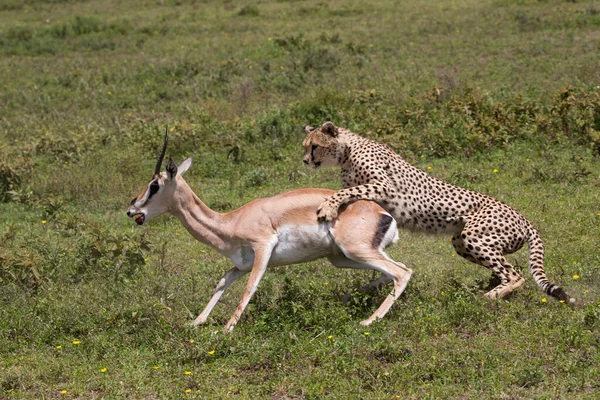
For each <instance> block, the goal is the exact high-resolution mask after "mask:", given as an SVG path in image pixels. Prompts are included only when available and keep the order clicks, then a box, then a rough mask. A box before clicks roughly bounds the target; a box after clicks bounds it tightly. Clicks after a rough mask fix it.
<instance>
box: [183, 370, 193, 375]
mask: <svg viewBox="0 0 600 400" xmlns="http://www.w3.org/2000/svg"><path fill="white" fill-rule="evenodd" d="M191 374H192V371H185V372H184V375H191Z"/></svg>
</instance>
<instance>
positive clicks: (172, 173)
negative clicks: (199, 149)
mask: <svg viewBox="0 0 600 400" xmlns="http://www.w3.org/2000/svg"><path fill="white" fill-rule="evenodd" d="M165 169H166V170H167V178H169V179H173V178H175V177H176V176H177V164H175V161H173V159H172V158H171V157H169V160H168V161H167V165H166V167H165Z"/></svg>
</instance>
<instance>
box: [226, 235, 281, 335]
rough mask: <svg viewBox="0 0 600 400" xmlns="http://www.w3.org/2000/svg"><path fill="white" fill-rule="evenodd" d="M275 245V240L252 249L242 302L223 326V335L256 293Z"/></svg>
mask: <svg viewBox="0 0 600 400" xmlns="http://www.w3.org/2000/svg"><path fill="white" fill-rule="evenodd" d="M276 243H277V241H276V240H272V241H270V242H269V243H265V244H264V245H262V246H261V247H258V248H255V249H254V264H253V265H252V271H251V272H250V278H248V283H247V284H246V290H244V294H243V295H242V300H241V301H240V304H239V305H238V306H237V308H236V309H235V312H234V313H233V316H232V317H231V319H230V320H229V322H227V325H225V333H229V332H231V331H232V330H233V327H234V326H235V324H237V322H238V320H239V319H240V317H241V316H242V313H243V312H244V310H245V309H246V306H247V305H248V303H249V302H250V299H251V298H252V295H254V292H256V288H257V287H258V283H259V282H260V280H261V279H262V277H263V275H264V274H265V271H266V270H267V265H268V264H269V259H270V258H271V252H272V251H273V247H275V244H276Z"/></svg>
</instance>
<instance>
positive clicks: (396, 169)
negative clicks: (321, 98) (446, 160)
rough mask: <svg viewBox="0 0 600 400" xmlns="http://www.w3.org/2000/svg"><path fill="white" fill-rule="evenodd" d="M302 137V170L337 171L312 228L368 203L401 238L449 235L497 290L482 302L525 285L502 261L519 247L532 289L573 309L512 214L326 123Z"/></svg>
mask: <svg viewBox="0 0 600 400" xmlns="http://www.w3.org/2000/svg"><path fill="white" fill-rule="evenodd" d="M305 130H306V132H307V136H306V138H305V139H304V142H303V146H304V150H305V152H304V159H303V162H304V163H305V164H306V165H307V166H308V167H310V168H320V167H327V166H339V167H341V172H342V183H343V187H344V188H343V189H342V190H340V191H338V192H336V193H335V194H334V195H332V196H330V197H329V198H328V199H327V200H325V201H324V202H323V203H322V204H321V205H320V206H319V209H318V211H317V217H318V219H319V220H322V221H332V220H334V219H335V218H336V217H337V215H338V210H339V209H340V207H342V206H343V205H345V204H347V203H350V202H354V201H356V200H372V201H375V202H377V203H378V204H379V205H381V206H382V207H383V208H384V209H385V210H386V211H388V212H389V213H390V214H391V215H392V216H393V217H394V218H395V219H396V221H397V223H398V225H400V226H402V227H405V228H408V229H409V230H413V231H426V232H431V233H449V234H452V245H453V246H454V249H455V250H456V253H457V254H458V255H460V256H461V257H463V258H465V259H467V260H469V261H471V262H474V263H476V264H479V265H482V266H484V267H486V268H488V269H490V270H491V272H492V274H493V275H495V276H496V277H498V278H499V279H500V284H499V285H498V286H496V287H494V288H493V289H492V290H490V291H489V292H487V293H486V294H485V296H486V297H487V298H491V299H500V298H502V297H504V296H506V295H508V294H509V293H511V292H512V291H513V290H515V289H516V288H518V287H519V286H521V285H522V284H523V282H524V281H525V280H524V278H523V277H522V276H521V275H520V274H519V273H518V272H517V271H516V270H515V268H514V267H513V266H512V265H511V264H509V263H508V261H507V260H506V259H505V258H504V255H505V254H510V253H514V252H516V251H517V250H519V249H520V248H521V247H522V246H523V244H524V243H525V242H527V244H528V246H529V269H530V272H531V274H532V275H533V278H534V280H535V282H536V284H537V285H538V286H539V287H540V288H541V289H542V290H543V291H544V292H545V293H547V294H548V295H550V296H553V297H556V298H557V299H559V300H560V301H561V302H569V303H571V304H573V303H575V300H574V299H573V298H570V297H569V296H568V295H567V293H565V291H564V290H563V289H562V288H561V287H560V286H558V285H555V284H553V283H551V282H550V281H549V280H548V278H547V277H546V274H545V272H544V266H543V257H544V247H543V245H542V240H541V238H540V235H539V233H538V231H537V230H536V229H535V228H534V227H533V226H532V225H531V223H530V222H529V221H528V220H527V219H526V218H525V217H524V216H523V215H521V214H520V213H519V212H517V211H516V210H515V209H513V208H512V207H510V206H508V205H506V204H504V203H501V202H500V201H498V200H496V199H494V198H492V197H490V196H487V195H485V194H481V193H477V192H474V191H471V190H468V189H465V188H461V187H458V186H454V185H452V184H449V183H447V182H444V181H442V180H440V179H437V178H434V177H432V176H430V175H429V174H427V173H426V172H425V171H422V170H420V169H418V168H417V167H415V166H413V165H411V164H409V163H408V162H406V161H405V160H403V159H402V158H401V157H400V156H399V155H398V154H396V153H395V152H394V151H393V150H392V149H390V148H389V147H388V146H387V145H385V144H383V143H380V142H377V141H374V140H370V139H367V138H364V137H361V136H359V135H358V134H356V133H353V132H351V131H349V130H348V129H345V128H341V127H337V126H335V125H334V124H333V123H332V122H330V121H327V122H325V123H323V125H322V126H321V127H318V128H313V127H311V126H306V127H305Z"/></svg>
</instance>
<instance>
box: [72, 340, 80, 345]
mask: <svg viewBox="0 0 600 400" xmlns="http://www.w3.org/2000/svg"><path fill="white" fill-rule="evenodd" d="M80 343H81V342H80V341H79V340H73V344H74V345H78V344H80Z"/></svg>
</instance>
